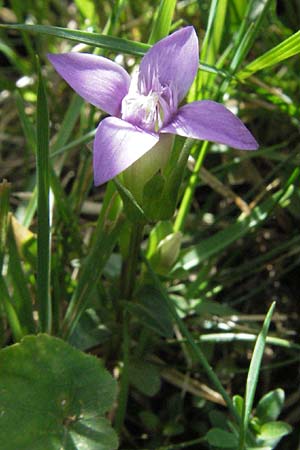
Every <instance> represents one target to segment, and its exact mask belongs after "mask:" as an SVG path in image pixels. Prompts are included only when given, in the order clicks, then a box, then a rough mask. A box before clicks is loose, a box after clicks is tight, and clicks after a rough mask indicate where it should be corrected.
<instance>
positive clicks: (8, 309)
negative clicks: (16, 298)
mask: <svg viewBox="0 0 300 450" xmlns="http://www.w3.org/2000/svg"><path fill="white" fill-rule="evenodd" d="M0 304H1V306H3V308H4V311H5V314H6V317H7V321H8V323H9V326H10V329H11V332H12V335H13V339H14V341H15V342H18V341H20V340H21V339H22V337H23V336H24V332H23V330H22V327H21V324H20V321H19V318H18V315H17V313H16V310H15V308H14V306H13V302H12V299H11V297H10V294H9V292H8V288H7V285H6V283H5V280H4V278H3V276H2V274H1V272H0Z"/></svg>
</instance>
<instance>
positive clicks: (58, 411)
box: [0, 335, 117, 450]
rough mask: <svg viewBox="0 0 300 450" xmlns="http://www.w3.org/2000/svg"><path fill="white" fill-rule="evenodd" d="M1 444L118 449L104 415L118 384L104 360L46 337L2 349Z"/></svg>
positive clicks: (29, 448)
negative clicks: (105, 367)
mask: <svg viewBox="0 0 300 450" xmlns="http://www.w3.org/2000/svg"><path fill="white" fill-rule="evenodd" d="M0 385H1V394H0V412H1V414H0V442H1V448H3V449H5V450H17V449H18V450H19V449H20V450H21V449H22V450H46V449H47V450H61V449H62V448H63V449H64V450H71V449H72V450H76V449H78V450H79V449H83V448H88V449H89V450H96V449H97V450H113V449H116V448H117V437H116V434H115V432H114V430H113V429H112V428H111V426H110V424H109V422H108V421H107V420H106V419H105V418H104V417H103V415H104V414H105V413H106V411H107V410H108V409H109V408H111V406H112V403H113V401H114V399H115V387H116V386H115V382H114V380H113V378H112V377H111V375H110V374H109V373H108V372H107V371H106V370H105V369H104V368H103V365H102V363H101V361H100V360H99V359H96V358H95V357H93V356H89V355H85V354H84V353H81V352H80V351H78V350H76V349H74V348H73V347H71V346H70V345H68V344H67V343H65V342H64V341H62V340H60V339H57V338H54V337H50V336H47V335H39V336H27V337H25V338H24V340H23V341H22V342H21V343H20V344H15V345H12V346H11V347H7V348H5V349H3V350H1V352H0Z"/></svg>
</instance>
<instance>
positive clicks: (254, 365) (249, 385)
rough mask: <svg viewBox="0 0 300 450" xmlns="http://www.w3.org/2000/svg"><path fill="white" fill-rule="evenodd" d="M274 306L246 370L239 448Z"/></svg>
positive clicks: (250, 409)
mask: <svg viewBox="0 0 300 450" xmlns="http://www.w3.org/2000/svg"><path fill="white" fill-rule="evenodd" d="M274 308H275V302H274V303H272V305H271V307H270V309H269V311H268V313H267V315H266V318H265V321H264V323H263V327H262V330H261V332H260V333H259V335H258V337H257V340H256V343H255V346H254V351H253V355H252V358H251V363H250V367H249V372H248V376H247V382H246V392H245V400H244V407H243V420H242V424H241V431H240V446H239V450H244V449H245V437H246V433H247V429H248V424H249V420H250V414H251V411H252V407H253V402H254V396H255V391H256V386H257V382H258V376H259V369H260V365H261V361H262V357H263V354H264V349H265V345H266V339H267V334H268V330H269V327H270V323H271V319H272V315H273V312H274Z"/></svg>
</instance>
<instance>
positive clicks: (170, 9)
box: [148, 0, 176, 44]
mask: <svg viewBox="0 0 300 450" xmlns="http://www.w3.org/2000/svg"><path fill="white" fill-rule="evenodd" d="M175 7H176V0H161V1H160V4H159V6H158V9H157V12H156V15H155V17H154V22H153V26H152V31H151V34H150V37H149V41H148V43H149V44H154V43H155V42H157V41H159V40H160V39H162V38H164V37H165V36H167V35H168V34H169V31H170V27H171V23H172V19H173V15H174V11H175Z"/></svg>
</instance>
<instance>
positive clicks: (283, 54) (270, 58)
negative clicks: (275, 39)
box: [237, 31, 300, 80]
mask: <svg viewBox="0 0 300 450" xmlns="http://www.w3.org/2000/svg"><path fill="white" fill-rule="evenodd" d="M299 52H300V31H297V33H295V34H293V35H292V36H290V37H289V38H287V39H285V40H284V41H283V42H281V43H280V44H278V45H276V47H274V48H272V49H271V50H269V51H268V52H266V53H264V54H263V55H261V56H260V57H259V58H256V59H255V60H254V61H252V62H251V63H250V64H248V65H247V66H246V67H245V68H244V69H243V70H241V71H240V72H238V73H237V77H238V78H239V79H240V80H245V79H246V78H248V77H249V76H250V75H252V74H254V73H255V72H258V71H259V70H262V69H266V68H267V67H272V66H274V65H275V64H278V63H280V62H282V61H284V60H286V59H287V58H290V57H291V56H294V55H297V54H298V53H299Z"/></svg>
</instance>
